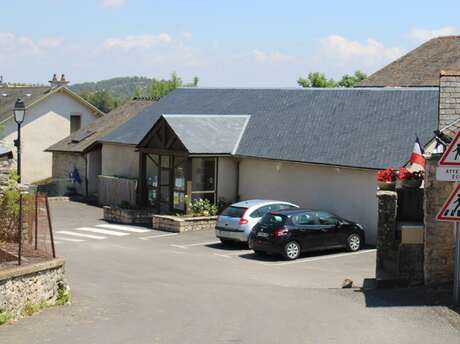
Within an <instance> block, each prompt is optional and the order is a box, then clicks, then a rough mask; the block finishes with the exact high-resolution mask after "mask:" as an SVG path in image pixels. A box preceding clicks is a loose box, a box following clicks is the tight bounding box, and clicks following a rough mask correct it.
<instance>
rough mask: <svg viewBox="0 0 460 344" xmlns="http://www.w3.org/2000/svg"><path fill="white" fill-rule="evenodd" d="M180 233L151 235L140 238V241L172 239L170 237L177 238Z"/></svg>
mask: <svg viewBox="0 0 460 344" xmlns="http://www.w3.org/2000/svg"><path fill="white" fill-rule="evenodd" d="M178 234H179V233H168V234H157V235H150V236H146V237H140V238H139V239H141V240H149V239H155V238H164V237H170V236H175V235H178Z"/></svg>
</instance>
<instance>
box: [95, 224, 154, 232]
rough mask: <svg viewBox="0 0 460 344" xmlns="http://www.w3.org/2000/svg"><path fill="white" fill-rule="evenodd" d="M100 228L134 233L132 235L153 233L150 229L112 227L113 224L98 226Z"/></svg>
mask: <svg viewBox="0 0 460 344" xmlns="http://www.w3.org/2000/svg"><path fill="white" fill-rule="evenodd" d="M96 227H99V228H107V229H115V230H119V231H124V232H132V233H149V232H151V230H150V229H146V228H141V227H135V226H123V225H112V224H104V225H96Z"/></svg>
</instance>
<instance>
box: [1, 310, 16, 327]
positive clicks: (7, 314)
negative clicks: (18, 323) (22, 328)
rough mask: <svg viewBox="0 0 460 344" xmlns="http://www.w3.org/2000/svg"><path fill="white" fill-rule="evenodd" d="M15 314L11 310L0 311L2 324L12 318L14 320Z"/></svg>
mask: <svg viewBox="0 0 460 344" xmlns="http://www.w3.org/2000/svg"><path fill="white" fill-rule="evenodd" d="M13 319H14V316H13V314H12V313H10V312H6V311H5V312H0V325H3V324H6V323H7V322H9V321H10V320H13Z"/></svg>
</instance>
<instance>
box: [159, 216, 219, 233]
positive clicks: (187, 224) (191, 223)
mask: <svg viewBox="0 0 460 344" xmlns="http://www.w3.org/2000/svg"><path fill="white" fill-rule="evenodd" d="M216 222H217V216H197V217H179V216H170V215H154V216H153V218H152V228H153V229H156V230H160V231H166V232H174V233H181V232H189V231H202V230H213V229H214V228H215V226H216Z"/></svg>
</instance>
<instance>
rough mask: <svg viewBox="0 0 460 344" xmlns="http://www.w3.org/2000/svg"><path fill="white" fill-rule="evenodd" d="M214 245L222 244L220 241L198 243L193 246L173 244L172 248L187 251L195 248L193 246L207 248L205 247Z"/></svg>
mask: <svg viewBox="0 0 460 344" xmlns="http://www.w3.org/2000/svg"><path fill="white" fill-rule="evenodd" d="M213 244H220V241H207V242H197V243H193V244H184V245H179V244H171V246H172V247H178V248H182V249H186V248H189V247H193V246H205V245H213Z"/></svg>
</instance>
